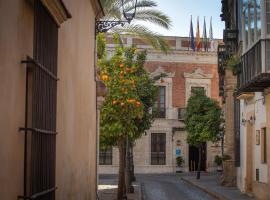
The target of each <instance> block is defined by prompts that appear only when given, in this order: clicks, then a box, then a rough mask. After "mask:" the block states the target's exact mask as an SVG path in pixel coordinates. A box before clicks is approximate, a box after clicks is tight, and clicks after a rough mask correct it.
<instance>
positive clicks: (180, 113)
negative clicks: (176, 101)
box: [178, 108, 186, 121]
mask: <svg viewBox="0 0 270 200" xmlns="http://www.w3.org/2000/svg"><path fill="white" fill-rule="evenodd" d="M185 114H186V108H178V120H179V121H184V119H185Z"/></svg>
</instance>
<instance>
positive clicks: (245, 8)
mask: <svg viewBox="0 0 270 200" xmlns="http://www.w3.org/2000/svg"><path fill="white" fill-rule="evenodd" d="M242 15H243V23H244V39H245V44H246V47H247V46H248V21H249V17H248V0H244V1H243V13H242Z"/></svg>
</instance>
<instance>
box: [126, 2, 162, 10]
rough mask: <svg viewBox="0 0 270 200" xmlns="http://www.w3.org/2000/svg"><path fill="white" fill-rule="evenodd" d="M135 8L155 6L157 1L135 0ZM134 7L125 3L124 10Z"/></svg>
mask: <svg viewBox="0 0 270 200" xmlns="http://www.w3.org/2000/svg"><path fill="white" fill-rule="evenodd" d="M136 7H137V9H140V8H143V9H145V8H152V7H157V3H156V2H155V1H151V0H141V1H138V2H137V6H136ZM133 9H134V6H132V5H126V6H125V10H126V11H127V12H129V11H131V10H133Z"/></svg>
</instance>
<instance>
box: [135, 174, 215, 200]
mask: <svg viewBox="0 0 270 200" xmlns="http://www.w3.org/2000/svg"><path fill="white" fill-rule="evenodd" d="M137 178H138V180H139V181H140V182H141V184H142V191H143V197H144V200H212V199H214V198H212V197H211V196H209V195H208V194H207V193H205V192H203V191H201V190H199V189H197V188H196V187H194V186H192V185H190V184H188V183H186V182H184V181H182V180H181V179H180V177H179V176H177V175H174V174H172V175H169V174H168V175H163V174H162V175H139V176H137Z"/></svg>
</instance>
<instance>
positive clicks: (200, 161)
mask: <svg viewBox="0 0 270 200" xmlns="http://www.w3.org/2000/svg"><path fill="white" fill-rule="evenodd" d="M201 165H202V145H201V144H200V145H199V162H198V169H197V179H200V178H201Z"/></svg>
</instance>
